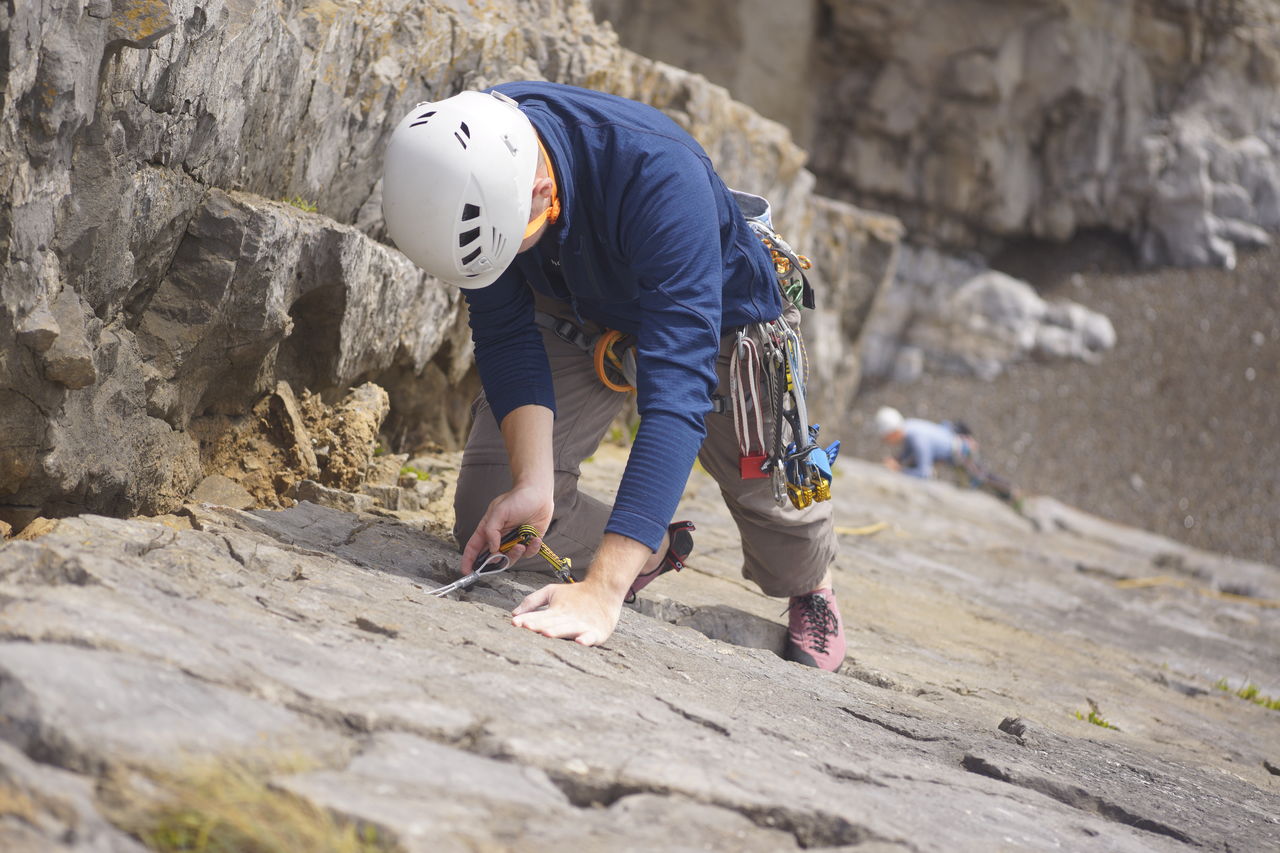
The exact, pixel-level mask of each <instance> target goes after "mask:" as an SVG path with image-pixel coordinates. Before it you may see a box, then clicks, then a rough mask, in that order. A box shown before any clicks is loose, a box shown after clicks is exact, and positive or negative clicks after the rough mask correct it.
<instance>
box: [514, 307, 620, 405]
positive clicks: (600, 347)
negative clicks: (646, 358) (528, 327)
mask: <svg viewBox="0 0 1280 853" xmlns="http://www.w3.org/2000/svg"><path fill="white" fill-rule="evenodd" d="M533 318H534V320H535V321H536V322H537V324H538V325H539V326H541V327H543V328H544V329H548V330H550V331H551V332H552V333H553V334H555V336H556V337H558V338H560V340H562V341H565V342H566V343H570V344H573V345H574V346H576V347H578V348H579V349H581V350H582V351H583V352H585V353H586V354H587V355H589V356H590V357H591V361H592V364H594V365H595V368H596V376H597V377H599V379H600V381H601V382H602V383H603V384H604V386H605V387H606V388H608V389H609V390H610V391H618V392H619V393H626V392H629V391H634V390H636V348H635V338H634V337H633V336H632V335H628V334H625V333H623V332H619V331H618V330H617V329H605V330H604V332H602V333H600V334H598V335H596V334H592V333H590V332H588V331H586V330H585V329H583V328H582V327H580V326H579V325H578V324H577V323H574V322H573V321H572V320H564V319H562V318H560V317H556V316H553V315H551V314H548V313H546V312H544V311H535V312H534V313H533Z"/></svg>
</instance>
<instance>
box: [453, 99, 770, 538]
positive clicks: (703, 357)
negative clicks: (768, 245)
mask: <svg viewBox="0 0 1280 853" xmlns="http://www.w3.org/2000/svg"><path fill="white" fill-rule="evenodd" d="M495 88H496V89H498V90H499V91H501V92H502V93H503V94H505V95H508V96H509V97H511V98H513V99H514V100H515V101H516V102H517V103H518V104H519V105H520V109H521V110H522V111H523V112H524V114H525V115H526V116H528V118H529V120H530V121H531V122H532V123H533V126H534V128H535V129H536V130H537V132H538V135H539V136H540V137H541V138H542V141H543V144H544V145H545V146H546V148H547V153H548V155H549V157H550V158H551V161H552V168H553V170H554V173H555V179H556V183H557V187H558V190H559V193H560V204H561V214H560V219H559V221H558V222H557V223H556V224H555V225H554V226H552V227H551V228H549V229H548V230H547V232H545V233H544V235H543V237H542V239H541V240H539V242H538V244H537V245H536V246H535V247H533V248H532V249H530V250H528V251H526V252H523V253H521V254H520V255H517V256H516V260H515V261H514V262H513V263H512V264H511V266H510V267H508V268H507V270H506V271H505V272H504V273H503V274H502V275H501V276H500V277H499V278H498V279H497V280H496V281H495V282H494V283H493V284H491V285H489V286H488V287H484V288H479V289H474V290H465V291H463V293H464V295H465V297H466V300H467V305H468V308H469V309H470V324H471V333H472V339H473V341H474V342H475V352H476V364H477V367H478V369H479V373H480V379H481V382H482V384H483V386H484V389H485V395H486V396H487V397H488V400H489V404H490V406H491V408H492V410H493V414H494V416H495V417H496V418H497V420H498V422H499V423H501V422H502V419H503V418H504V417H506V415H507V414H508V413H510V412H511V411H512V410H514V409H516V408H518V407H520V406H524V405H539V406H546V407H547V408H550V409H551V410H552V411H555V395H554V392H553V390H552V385H551V373H550V368H549V367H548V362H547V357H546V352H545V350H544V348H543V345H542V338H541V335H540V332H539V328H538V326H537V325H536V322H535V320H534V309H533V291H535V290H536V291H538V292H541V293H544V294H546V295H548V296H552V297H555V298H558V299H561V300H563V301H566V302H569V303H570V304H571V305H572V306H573V308H574V310H575V311H576V312H577V313H578V316H579V317H582V318H587V319H590V320H594V321H595V322H597V323H600V324H601V325H603V326H605V327H608V328H611V329H618V330H620V331H623V332H627V333H630V334H632V335H635V336H636V339H637V344H636V368H637V382H636V392H637V408H638V411H639V414H640V427H639V431H638V432H637V434H636V439H635V443H634V444H633V446H632V449H631V454H630V456H629V458H628V460H627V466H626V470H625V472H624V474H623V477H622V482H621V483H620V484H619V486H618V494H617V498H616V500H615V502H614V506H613V512H612V514H611V515H610V518H609V522H608V525H607V526H606V528H605V530H606V532H611V533H618V534H621V535H623V536H626V537H628V538H631V539H634V540H636V541H638V542H641V543H643V544H644V545H646V546H648V547H649V548H650V550H654V551H656V550H657V548H658V546H659V544H660V543H661V541H662V537H663V534H664V533H665V532H666V526H667V524H668V523H669V522H670V521H671V518H672V516H673V515H674V513H675V510H676V505H677V504H678V503H679V501H680V496H681V494H682V493H683V491H684V487H685V483H686V482H687V480H688V477H689V472H690V470H691V469H692V467H693V461H694V458H695V457H696V456H697V453H698V448H699V447H700V446H701V444H702V440H703V438H704V437H705V436H706V427H705V424H704V420H705V418H706V416H707V414H708V412H710V410H711V405H712V403H711V400H712V395H713V394H714V392H715V388H716V372H715V362H716V356H717V354H718V352H719V349H720V339H721V336H722V335H724V334H727V333H729V332H731V331H732V330H734V329H736V328H738V327H741V326H744V325H748V324H751V323H758V322H763V321H767V320H772V319H775V318H776V317H778V316H779V315H780V314H781V313H782V298H781V295H780V292H779V288H778V284H777V279H776V278H775V276H774V272H773V265H772V262H771V260H770V258H769V255H768V253H767V251H766V250H765V249H764V247H763V246H762V245H761V243H760V240H759V238H758V237H756V236H755V234H754V233H753V232H752V231H751V229H750V227H749V226H748V225H747V223H746V220H745V219H744V218H743V216H742V213H741V212H740V211H739V209H738V206H737V204H736V203H735V201H734V199H733V196H732V195H731V194H730V192H729V189H728V188H727V187H726V186H725V184H724V182H723V181H722V180H721V179H720V177H719V176H718V175H717V174H716V172H715V170H714V168H713V167H712V164H711V160H710V158H709V157H708V156H707V154H706V152H705V151H704V150H703V149H702V147H701V146H700V145H699V144H698V143H697V142H696V141H695V140H694V139H693V137H692V136H690V135H689V134H688V133H686V132H685V131H684V130H682V129H681V128H680V127H679V126H678V125H677V124H676V123H675V122H674V121H672V120H671V119H670V118H668V117H667V116H666V115H664V114H663V113H662V112H661V111H659V110H657V109H654V108H653V107H650V106H647V105H645V104H641V103H638V102H635V101H631V100H628V99H626V98H621V97H618V96H615V95H608V94H605V93H602V92H595V91H591V90H587V89H579V88H576V87H572V86H565V85H560V84H554V83H509V84H503V85H500V86H497V87H495ZM549 256H550V257H554V258H557V259H558V260H559V263H560V269H561V271H562V273H563V280H562V281H561V280H552V279H550V278H548V276H547V274H546V273H545V272H544V262H545V260H546V259H547V258H548V257H549Z"/></svg>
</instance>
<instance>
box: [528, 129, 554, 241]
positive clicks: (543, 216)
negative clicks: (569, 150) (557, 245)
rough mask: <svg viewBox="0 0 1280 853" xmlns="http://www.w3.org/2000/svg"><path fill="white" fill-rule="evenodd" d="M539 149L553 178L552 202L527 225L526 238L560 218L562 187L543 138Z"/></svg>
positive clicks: (548, 174)
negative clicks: (557, 184) (558, 183)
mask: <svg viewBox="0 0 1280 853" xmlns="http://www.w3.org/2000/svg"><path fill="white" fill-rule="evenodd" d="M538 150H539V151H540V152H541V153H542V162H544V163H546V164H547V177H549V178H550V179H551V203H550V204H548V205H547V207H546V209H545V210H543V211H542V212H541V213H539V214H538V215H537V216H535V217H534V218H533V219H532V220H530V221H529V224H528V225H527V226H525V229H524V239H525V240H528V239H529V238H530V237H532V236H533V235H534V234H535V233H537V230H538V229H539V228H541V227H542V225H543V223H544V222H545V223H546V224H548V225H554V224H555V223H556V220H557V219H559V218H560V189H559V187H557V186H556V173H555V170H554V169H553V168H552V167H551V157H549V156H548V155H547V149H546V146H544V145H543V144H542V140H541V139H539V140H538Z"/></svg>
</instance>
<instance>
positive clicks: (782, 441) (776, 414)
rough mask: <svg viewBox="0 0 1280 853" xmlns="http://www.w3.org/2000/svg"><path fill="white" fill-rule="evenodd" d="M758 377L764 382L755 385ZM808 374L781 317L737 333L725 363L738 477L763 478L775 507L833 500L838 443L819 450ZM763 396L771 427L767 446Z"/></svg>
mask: <svg viewBox="0 0 1280 853" xmlns="http://www.w3.org/2000/svg"><path fill="white" fill-rule="evenodd" d="M756 337H758V338H759V342H757V341H756V340H755V338H756ZM757 375H759V376H760V377H761V378H762V380H763V381H762V382H761V383H759V384H757V383H756V380H755V377H756V376H757ZM808 375H809V369H808V358H807V354H806V353H805V350H804V343H803V341H802V340H801V338H800V336H799V335H798V334H796V332H795V330H794V329H792V328H791V327H790V326H789V325H788V324H787V323H786V322H785V321H784V320H782V319H781V318H779V319H777V320H773V321H771V322H768V323H758V324H756V325H754V326H751V327H748V328H746V329H742V330H740V331H739V332H738V339H737V342H736V343H735V345H734V351H733V354H732V356H731V357H730V362H729V396H730V403H731V405H732V408H733V418H734V430H735V434H736V435H737V437H738V453H739V464H740V466H741V473H742V477H743V479H753V478H756V477H767V478H768V479H769V481H770V486H771V489H772V491H773V498H774V500H775V501H777V503H778V505H779V506H784V505H786V503H787V501H788V500H790V502H791V505H792V506H794V507H795V508H796V509H804V508H805V507H807V506H810V505H812V504H813V503H815V502H818V501H826V500H830V499H831V478H832V473H831V464H832V463H833V462H834V461H835V459H836V455H837V454H838V453H839V452H840V442H838V441H836V442H833V443H832V444H831V446H830V447H828V448H825V449H824V448H822V447H820V446H818V443H817V438H818V429H819V427H818V425H817V424H809V412H808V408H807V406H806V404H805V386H806V384H807V382H808ZM748 395H750V397H748ZM761 397H763V398H764V401H765V404H766V405H768V407H769V420H770V422H771V423H772V424H773V431H772V435H771V436H770V438H769V440H768V441H767V442H766V440H765V437H764V426H763V423H764V415H763V411H762V408H763V407H762V405H761ZM752 427H754V429H755V436H754V438H755V439H756V440H758V441H759V445H758V447H759V449H758V450H757V449H756V448H757V446H756V445H755V444H754V443H753V436H752V434H751V433H752Z"/></svg>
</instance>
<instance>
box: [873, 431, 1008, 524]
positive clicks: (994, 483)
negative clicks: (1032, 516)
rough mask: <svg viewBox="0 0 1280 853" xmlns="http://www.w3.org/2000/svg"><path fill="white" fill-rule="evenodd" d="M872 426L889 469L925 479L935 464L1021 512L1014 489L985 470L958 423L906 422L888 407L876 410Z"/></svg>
mask: <svg viewBox="0 0 1280 853" xmlns="http://www.w3.org/2000/svg"><path fill="white" fill-rule="evenodd" d="M875 423H876V431H877V432H878V433H879V434H880V440H881V441H883V442H884V443H885V444H886V445H888V446H889V448H890V451H891V453H892V455H891V456H889V457H887V458H886V459H885V460H884V464H885V465H886V466H887V467H889V468H890V469H892V470H894V471H901V472H902V473H904V474H908V475H910V476H912V477H919V478H921V479H929V478H931V477H933V476H934V474H935V466H936V465H937V464H939V463H941V464H944V465H949V466H951V467H953V468H955V469H956V470H957V471H959V472H961V474H962V475H963V476H964V477H966V478H967V480H968V482H969V485H970V486H972V487H973V488H975V489H982V490H984V491H987V492H990V493H991V494H993V495H995V496H996V497H998V498H1000V499H1001V500H1004V501H1007V502H1008V503H1010V504H1012V505H1013V506H1014V508H1015V509H1020V508H1021V502H1022V498H1021V495H1020V493H1019V491H1018V489H1016V488H1015V487H1014V486H1012V485H1011V484H1010V483H1009V482H1008V481H1007V480H1005V479H1004V478H1003V477H999V476H997V475H996V474H993V473H992V472H991V471H990V470H988V469H987V467H986V466H985V465H984V464H983V462H982V459H981V457H980V455H979V453H978V440H977V439H976V438H975V437H974V435H973V433H972V432H971V431H970V430H969V428H968V427H967V426H965V425H964V424H963V423H962V422H959V421H954V422H953V421H942V422H939V423H935V422H934V421H927V420H923V419H920V418H906V417H903V415H902V412H900V411H898V410H897V409H895V408H893V407H892V406H881V407H880V408H879V409H877V410H876V417H875Z"/></svg>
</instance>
